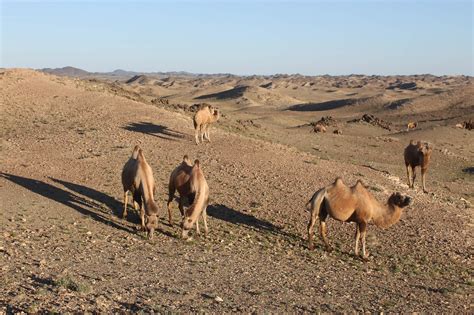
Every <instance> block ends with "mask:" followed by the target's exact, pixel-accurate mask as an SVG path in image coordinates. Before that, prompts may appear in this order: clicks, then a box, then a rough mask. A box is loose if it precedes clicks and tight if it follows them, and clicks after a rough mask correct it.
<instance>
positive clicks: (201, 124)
mask: <svg viewBox="0 0 474 315" xmlns="http://www.w3.org/2000/svg"><path fill="white" fill-rule="evenodd" d="M219 118H220V112H219V110H218V109H217V108H215V107H213V106H211V105H204V106H202V107H201V108H200V109H199V110H198V111H197V112H196V114H195V115H194V118H193V123H194V137H195V139H196V144H199V139H200V140H201V142H204V139H206V140H207V141H209V142H211V138H210V136H209V126H210V125H211V124H212V123H215V122H216V121H218V120H219Z"/></svg>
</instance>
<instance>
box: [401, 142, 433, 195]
mask: <svg viewBox="0 0 474 315" xmlns="http://www.w3.org/2000/svg"><path fill="white" fill-rule="evenodd" d="M432 152H433V146H432V145H431V144H430V143H428V142H421V141H418V142H415V141H414V140H410V144H409V145H408V146H407V147H406V148H405V151H404V152H403V157H404V159H405V166H406V168H407V177H408V187H410V188H413V187H414V184H415V178H416V172H415V171H416V167H417V166H420V168H421V183H422V186H423V192H425V193H427V192H428V191H427V190H426V183H425V178H426V172H427V171H428V164H429V162H430V159H431V153H432ZM410 170H411V174H410ZM410 175H412V176H410Z"/></svg>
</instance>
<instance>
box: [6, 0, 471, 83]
mask: <svg viewBox="0 0 474 315" xmlns="http://www.w3.org/2000/svg"><path fill="white" fill-rule="evenodd" d="M0 2H1V7H0V11H1V12H0V13H1V21H0V27H1V32H0V34H1V35H0V46H1V49H0V61H1V62H0V67H7V68H10V67H28V68H46V67H48V68H56V67H63V66H74V67H78V68H81V69H84V70H87V71H93V72H106V71H113V70H115V69H125V70H133V71H139V72H153V71H188V72H193V73H233V74H239V75H251V74H276V73H287V74H294V73H300V74H304V75H321V74H331V75H345V74H369V75H370V74H379V75H396V74H425V73H431V74H435V75H459V74H464V75H471V76H472V75H474V66H473V64H474V61H473V59H474V58H473V50H474V43H473V15H474V10H473V1H470V0H466V1H456V0H444V1H443V0H431V1H428V0H423V1H422V0H411V1H410V0H392V1H389V0H386V1H384V0H378V1H377V0H372V1H367V0H366V1H362V0H361V1H358V0H353V1H309V0H307V1H301V0H300V1H278V0H276V1H269V0H268V1H265V0H260V1H259V0H257V1H251V0H241V1H235V0H233V1H232V0H229V1H224V0H221V1H217V0H215V1H211V0H208V1H204V0H203V1H197V0H196V1H191V0H188V1H180V0H175V1H171V0H170V1H159V0H158V1H151V0H149V1H147V0H141V1H140V0H139V1H125V0H97V1H92V0H82V1H77V0H76V1H67V0H63V1H59V0H56V1H38V0H36V1H22V0H19V1H13V0H0Z"/></svg>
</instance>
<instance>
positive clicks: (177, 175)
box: [167, 155, 194, 226]
mask: <svg viewBox="0 0 474 315" xmlns="http://www.w3.org/2000/svg"><path fill="white" fill-rule="evenodd" d="M192 169H193V166H192V165H191V164H190V161H189V158H188V156H187V155H185V156H184V157H183V161H182V162H181V164H179V165H178V166H177V167H176V168H175V169H174V170H173V172H171V175H170V180H169V185H168V192H169V193H168V205H167V207H168V220H169V224H170V225H171V226H172V225H173V218H172V215H171V202H172V201H173V199H174V193H175V192H176V190H177V191H178V193H179V198H178V203H179V212H181V217H184V205H185V204H186V205H190V204H192V203H193V202H194V193H192V192H191V186H190V182H189V178H190V177H191V172H192Z"/></svg>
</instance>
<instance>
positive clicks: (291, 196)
mask: <svg viewBox="0 0 474 315" xmlns="http://www.w3.org/2000/svg"><path fill="white" fill-rule="evenodd" d="M135 75H142V74H133V75H131V76H128V77H126V78H125V77H124V78H120V79H118V78H115V79H110V78H108V77H106V76H102V75H94V74H93V75H92V76H90V77H89V76H88V77H87V78H84V79H79V78H75V77H72V76H71V77H69V76H56V75H53V74H49V73H44V72H40V71H34V70H29V69H2V70H0V97H1V102H0V110H1V111H2V114H3V115H1V117H0V123H1V127H0V136H1V143H0V145H1V150H0V163H1V165H2V169H1V171H0V205H1V207H2V212H1V216H0V225H1V226H2V231H1V235H2V237H1V238H0V281H1V282H2V286H0V311H1V312H5V313H14V312H26V313H39V312H41V313H43V312H60V313H66V312H104V313H109V312H147V313H151V312H160V313H162V312H180V313H188V312H206V313H230V312H239V313H262V312H275V313H303V312H308V313H316V312H325V313H328V312H331V313H335V312H338V313H339V312H341V313H342V312H347V311H348V310H352V311H356V312H397V313H402V312H403V313H405V312H427V313H432V312H440V311H442V312H452V313H467V312H469V311H470V309H471V307H472V306H471V304H472V303H471V302H472V301H471V300H472V294H473V278H472V270H473V266H472V261H473V253H474V252H473V247H472V227H473V223H474V222H473V217H474V216H473V208H472V204H473V203H474V190H473V188H472V187H474V185H473V177H472V176H473V175H472V168H473V165H472V164H473V161H474V145H473V142H472V132H473V131H472V130H467V129H462V128H456V126H455V125H456V124H457V123H461V122H463V121H466V120H469V119H472V118H474V104H473V99H474V98H473V94H474V92H473V89H472V83H473V79H472V78H470V77H462V76H459V77H434V76H430V75H421V76H407V77H399V76H397V77H381V76H359V75H351V76H344V77H330V76H318V77H306V76H300V75H293V76H289V75H275V76H253V77H238V76H231V75H215V76H212V75H208V76H198V75H194V76H187V75H184V76H181V75H180V74H173V75H169V76H154V75H152V74H145V75H146V78H147V79H150V80H144V81H143V82H137V83H136V84H135V83H133V84H127V83H126V81H127V80H129V79H131V78H132V77H133V76H135ZM135 81H136V80H135ZM172 82H174V83H173V84H172ZM270 83H271V84H270ZM412 83H415V85H413V84H412ZM407 84H408V85H407ZM238 87H245V88H243V89H242V90H241V91H240V90H239V89H238ZM236 89H237V91H236ZM229 91H230V92H229ZM240 92H242V93H241V94H240ZM229 93H230V96H229ZM235 95H237V97H234V96H235ZM202 96H206V97H203V98H196V97H202ZM244 97H246V98H248V100H249V102H252V103H255V104H258V106H251V107H249V106H247V105H248V104H246V103H242V100H243V98H244ZM202 102H206V103H211V104H212V105H215V106H217V107H219V109H220V110H221V112H222V115H223V117H222V119H220V121H219V122H218V123H216V124H215V125H213V126H212V129H211V135H212V142H211V143H205V144H202V145H196V144H195V143H194V129H193V123H192V112H191V111H190V108H189V107H190V106H191V105H193V104H195V103H202ZM239 102H241V103H239ZM295 106H296V107H295ZM301 108H303V109H305V110H298V109H301ZM295 109H296V110H295ZM363 114H368V115H374V116H376V117H377V118H378V119H380V120H383V121H384V122H386V123H387V124H389V126H390V128H389V129H384V128H381V127H380V126H378V125H376V124H375V125H373V124H370V123H366V122H363V121H359V119H360V118H361V116H362V115H363ZM326 116H331V117H332V119H331V120H328V121H331V124H330V125H329V126H328V132H327V133H324V134H322V133H317V134H316V133H313V132H312V128H313V127H312V125H311V123H314V122H316V121H318V120H320V119H321V118H322V117H326ZM350 121H353V122H350ZM408 121H418V123H419V124H418V127H417V128H416V129H414V130H411V131H406V123H407V122H408ZM335 129H340V130H342V134H334V133H333V130H335ZM410 139H420V140H427V141H430V142H431V143H432V144H433V145H434V148H435V149H434V152H433V156H432V160H431V162H430V163H431V164H430V169H429V171H428V178H427V187H428V190H429V193H423V192H422V190H421V189H420V182H419V175H418V178H417V181H416V183H415V189H409V188H408V186H407V185H406V173H405V166H404V165H403V156H402V152H403V149H404V148H405V146H406V145H407V144H408V143H409V141H410ZM136 144H139V145H140V146H141V147H142V148H143V150H144V154H145V156H146V158H147V160H148V162H149V163H150V165H151V166H152V169H153V173H154V178H155V181H156V188H157V193H156V195H155V200H156V202H157V205H158V206H159V208H160V211H161V212H160V217H161V219H160V222H159V228H158V230H157V231H156V235H155V238H154V240H152V241H150V240H147V239H146V238H145V237H144V233H143V232H142V231H140V230H138V229H137V227H138V222H139V218H138V214H137V213H136V212H135V211H133V210H132V209H131V208H129V216H128V217H127V218H126V219H122V218H121V213H122V210H123V204H122V202H123V200H122V198H123V191H122V186H121V180H120V174H121V170H122V167H123V165H124V163H125V162H126V161H127V160H128V158H129V157H130V154H131V152H132V149H133V147H134V146H135V145H136ZM184 154H187V155H189V157H190V158H191V159H192V160H194V159H199V160H200V162H201V165H202V168H203V172H204V174H205V176H206V179H207V181H208V184H209V187H210V203H209V206H208V209H207V212H208V224H209V234H208V235H207V236H204V235H202V236H196V237H195V238H194V239H193V241H191V242H185V241H183V240H181V239H180V237H179V236H180V227H179V220H180V218H179V211H178V209H177V204H176V203H174V204H173V210H174V213H173V216H174V224H173V225H172V226H170V225H168V223H167V219H165V218H166V216H167V213H166V200H167V190H168V180H169V175H170V173H171V171H172V170H173V169H174V167H175V166H177V165H178V164H179V163H180V162H181V161H182V158H183V155H184ZM337 176H341V177H342V178H343V180H344V182H345V183H347V184H348V185H353V184H355V183H356V181H357V180H362V181H363V183H364V185H365V186H366V187H367V188H368V189H369V190H370V192H371V193H372V194H373V195H374V196H375V197H376V198H377V199H378V200H380V201H385V200H386V199H387V198H388V196H389V195H390V194H391V193H392V192H394V191H398V192H401V193H403V194H408V195H410V196H412V197H413V204H412V205H411V206H410V207H408V208H407V209H406V211H405V212H404V213H403V215H402V218H401V221H400V222H398V223H397V224H396V225H394V226H392V227H390V228H388V229H385V230H383V229H380V228H377V227H375V226H373V225H370V226H369V228H368V236H367V246H368V251H369V253H370V258H369V260H368V261H367V262H364V261H362V260H361V259H359V258H358V257H356V256H354V254H353V242H354V241H353V237H354V226H353V224H348V223H340V222H337V221H335V220H332V219H329V220H328V228H329V240H330V242H331V243H332V244H333V246H334V251H332V252H326V251H325V250H324V248H323V246H322V243H321V241H320V240H319V239H318V240H317V241H316V245H317V246H316V249H315V250H314V251H310V250H308V248H307V232H306V228H307V224H308V219H309V214H308V213H307V212H306V211H305V204H306V203H307V201H308V200H309V199H310V197H311V196H312V194H313V193H314V192H315V191H316V190H317V189H319V188H321V187H323V186H325V185H328V184H330V183H332V182H333V181H334V179H335V178H336V177H337Z"/></svg>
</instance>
